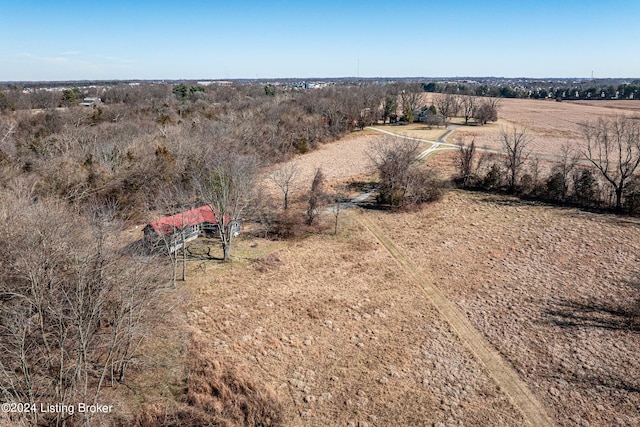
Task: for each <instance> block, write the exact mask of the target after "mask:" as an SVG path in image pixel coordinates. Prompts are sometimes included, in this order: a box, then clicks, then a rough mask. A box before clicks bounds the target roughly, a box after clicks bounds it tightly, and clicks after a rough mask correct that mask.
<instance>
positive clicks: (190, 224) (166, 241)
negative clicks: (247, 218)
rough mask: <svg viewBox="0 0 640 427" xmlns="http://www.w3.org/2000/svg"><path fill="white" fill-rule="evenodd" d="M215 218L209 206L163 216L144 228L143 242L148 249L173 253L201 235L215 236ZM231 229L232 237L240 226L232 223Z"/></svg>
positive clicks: (236, 233) (227, 218)
mask: <svg viewBox="0 0 640 427" xmlns="http://www.w3.org/2000/svg"><path fill="white" fill-rule="evenodd" d="M216 218H217V215H216V214H214V211H213V210H212V209H211V206H209V205H205V206H200V207H199V208H194V209H191V210H188V211H185V212H180V213H177V214H175V215H169V216H165V217H162V218H159V219H157V220H155V221H152V222H150V223H149V224H147V225H146V226H145V227H144V229H143V232H144V241H145V243H146V244H147V246H148V247H149V248H159V249H161V250H165V251H169V252H170V253H173V252H175V251H177V250H178V249H180V248H182V247H183V246H184V245H185V244H186V243H187V242H190V241H191V240H194V239H197V238H198V237H199V236H201V235H208V236H212V235H216V233H217V232H218V221H217V220H216ZM230 220H231V218H230V217H225V220H224V223H228V221H230ZM232 227H233V235H234V236H237V235H238V234H240V224H239V223H238V222H237V221H234V223H233V225H232Z"/></svg>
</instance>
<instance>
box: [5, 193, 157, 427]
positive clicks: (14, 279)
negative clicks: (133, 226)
mask: <svg viewBox="0 0 640 427" xmlns="http://www.w3.org/2000/svg"><path fill="white" fill-rule="evenodd" d="M11 196H13V195H12V194H11V195H7V194H0V198H3V199H5V198H6V197H11ZM11 199H12V203H11V204H4V203H3V204H0V206H1V208H0V217H1V218H2V220H3V222H4V221H7V222H5V223H7V224H11V227H10V229H9V230H7V232H6V233H4V234H3V239H6V240H5V242H4V243H5V244H3V245H0V246H1V247H0V260H1V261H0V298H2V301H3V304H2V305H0V348H2V357H1V358H0V394H2V397H3V400H4V401H6V402H22V403H30V404H36V402H41V401H42V399H43V397H46V399H47V402H48V403H50V404H75V403H77V402H86V403H96V402H98V401H99V400H98V399H100V396H101V395H102V394H101V391H102V390H103V389H104V387H105V386H106V384H107V383H111V384H114V383H116V382H122V381H124V378H125V373H126V371H127V367H128V365H129V363H130V361H131V359H132V357H133V356H134V355H135V354H136V353H137V350H138V347H139V345H140V343H141V341H142V340H143V339H144V337H145V336H146V334H147V333H148V332H149V331H150V327H151V326H150V325H151V324H150V320H151V318H152V317H153V318H155V319H157V316H158V315H159V314H160V313H161V312H160V311H158V310H157V308H158V306H157V302H158V298H157V297H158V294H159V293H160V292H161V290H162V287H161V286H160V283H161V282H159V281H158V280H157V276H155V273H154V268H153V267H152V266H151V265H145V264H144V263H143V261H142V260H139V259H136V258H135V257H133V256H131V255H130V254H127V253H124V252H123V251H122V250H121V247H120V246H121V244H120V242H119V241H118V240H117V236H118V235H119V232H120V231H121V228H120V226H119V224H117V223H116V222H114V221H113V219H112V218H111V214H110V213H109V212H105V211H100V210H96V211H94V212H92V213H89V215H88V216H81V215H78V214H77V213H75V212H73V211H71V210H70V209H68V207H66V206H65V205H64V204H62V203H59V202H55V201H51V200H39V201H37V202H33V201H32V200H24V199H22V198H16V197H12V198H11ZM9 243H10V246H11V247H10V248H9ZM70 415H71V414H65V413H62V412H56V413H54V412H51V413H39V411H33V412H31V413H29V414H27V416H29V417H30V423H31V424H32V425H65V423H69V422H73V424H74V425H79V424H82V425H91V419H92V417H93V415H92V414H91V413H82V414H75V415H74V417H73V420H69V419H67V418H68V417H69V416H70Z"/></svg>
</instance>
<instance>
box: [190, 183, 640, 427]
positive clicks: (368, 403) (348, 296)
mask: <svg viewBox="0 0 640 427" xmlns="http://www.w3.org/2000/svg"><path fill="white" fill-rule="evenodd" d="M362 217H365V218H366V220H367V221H370V222H372V223H374V224H375V225H376V226H377V227H378V228H379V229H380V230H382V232H383V233H384V234H385V235H386V236H387V237H388V238H392V239H393V242H394V244H395V245H396V246H397V248H398V250H399V251H400V252H401V253H402V254H404V256H405V257H407V258H408V259H410V261H411V263H413V265H414V266H415V268H416V269H417V271H418V272H419V274H420V277H421V278H422V280H424V281H426V282H429V283H431V284H432V285H433V286H435V287H437V288H438V289H439V290H440V291H441V292H443V293H444V295H445V296H446V297H447V299H448V300H449V301H451V302H453V303H455V305H456V306H457V307H458V309H459V310H460V312H462V313H464V315H465V316H466V317H467V319H468V320H469V321H470V322H471V324H472V325H473V326H474V327H475V328H476V329H477V330H478V331H480V332H481V333H482V335H483V336H484V337H485V338H486V339H487V340H488V341H489V342H490V343H491V345H492V346H493V347H494V348H495V349H497V351H498V352H499V353H500V354H501V355H502V357H503V359H504V360H505V361H506V362H507V363H508V364H509V365H511V366H512V367H513V368H514V370H515V372H517V373H518V375H519V377H520V378H521V379H522V380H523V381H524V382H525V383H526V384H527V386H528V388H529V390H530V391H531V392H532V393H533V394H534V395H535V396H536V397H537V398H538V399H539V400H540V401H541V402H542V404H543V407H544V408H545V410H546V412H547V413H548V414H549V416H550V417H551V418H552V419H554V420H555V421H556V422H557V424H558V425H563V426H565V425H566V426H573V425H636V424H637V423H639V422H640V419H639V418H638V412H637V408H638V405H640V398H639V396H638V387H639V385H640V376H639V374H638V373H639V372H640V366H638V362H637V358H636V357H635V355H636V354H637V353H638V351H640V338H639V337H638V324H637V318H636V320H634V318H633V316H632V313H633V310H634V309H635V308H637V307H636V306H634V304H636V296H637V289H636V288H634V285H635V284H636V282H634V279H635V277H636V276H635V275H636V274H637V270H636V269H635V268H634V267H635V265H637V261H638V260H637V255H636V254H637V253H638V249H640V248H639V247H638V246H640V244H639V242H640V227H639V224H638V223H637V222H633V221H626V220H620V219H618V218H616V217H613V216H597V215H594V214H587V213H583V212H580V211H577V210H572V209H566V210H562V209H557V208H550V207H545V206H530V205H526V204H523V203H521V202H518V201H516V200H514V199H510V198H506V197H498V196H487V195H482V194H469V193H461V192H451V193H449V194H448V195H447V196H446V197H445V198H444V199H443V200H442V201H440V202H438V203H436V204H433V205H431V206H429V207H427V208H425V209H424V210H423V211H421V212H418V213H404V214H388V213H383V212H374V211H362V212H355V211H351V212H349V213H348V216H346V217H345V222H344V225H345V229H344V230H343V232H342V233H340V234H339V235H338V236H333V235H330V234H325V235H319V236H313V237H310V238H307V239H305V240H302V241H299V242H297V243H294V244H292V245H288V244H286V245H285V244H283V245H281V246H278V247H275V246H272V247H271V250H272V252H271V253H270V254H268V255H264V256H262V257H261V258H260V259H259V260H258V261H254V262H249V261H245V262H238V263H236V264H235V265H233V266H231V267H230V268H226V267H225V268H218V267H217V266H216V265H211V264H206V265H203V266H200V267H198V266H194V268H193V271H192V272H191V274H190V275H191V279H190V280H189V282H188V284H187V286H188V292H189V293H190V294H191V297H190V298H189V302H188V303H187V304H186V306H185V316H186V318H187V319H188V321H189V323H190V325H191V327H192V328H195V329H196V330H198V331H199V332H200V333H202V334H205V335H206V336H208V337H210V340H211V341H212V342H213V343H215V348H216V351H217V352H218V354H219V356H220V357H231V358H232V359H233V360H236V361H237V362H238V363H240V364H243V365H246V366H249V367H250V369H251V372H252V373H255V375H257V376H259V377H260V378H261V379H262V380H263V381H265V382H266V383H267V384H269V385H270V386H271V387H272V388H273V389H274V390H275V391H276V392H277V395H278V396H279V397H280V398H281V399H282V401H283V404H284V405H285V407H286V412H287V417H288V420H287V425H300V426H303V425H304V426H307V425H349V423H352V424H351V425H358V423H362V422H365V423H368V424H367V425H381V426H382V425H407V426H409V425H433V424H435V425H448V424H451V425H458V424H457V423H459V422H461V423H462V424H463V425H478V426H480V425H487V421H488V420H491V421H490V423H491V425H509V426H517V425H522V424H523V418H522V415H521V413H520V412H519V411H518V410H517V409H516V408H515V407H514V406H513V405H512V403H511V401H510V400H509V399H508V397H507V395H506V394H505V393H504V392H503V391H502V389H500V388H499V387H498V386H497V385H496V383H495V381H493V380H492V378H491V375H490V373H489V372H488V371H487V367H486V366H484V365H483V364H482V363H481V362H480V361H479V360H478V359H477V358H476V356H474V354H473V353H471V352H470V351H469V350H468V349H467V348H466V347H465V345H463V344H462V343H461V341H460V339H459V337H458V335H457V334H456V332H455V331H454V330H453V329H452V328H451V326H450V324H448V323H447V321H446V319H445V318H443V317H442V315H441V313H440V312H439V311H438V310H437V309H436V308H435V307H434V304H433V302H432V301H431V300H430V299H429V298H428V296H427V295H426V294H425V293H424V292H423V291H422V289H421V287H420V286H419V284H418V283H416V281H415V280H414V279H413V278H412V276H411V274H409V273H408V272H407V271H406V270H405V269H403V267H402V265H400V264H398V262H396V260H395V259H394V258H393V257H392V256H391V255H390V254H389V252H387V251H386V250H385V249H384V247H383V245H382V244H381V243H380V241H378V239H377V238H376V236H375V235H373V234H372V233H371V232H369V231H368V230H367V228H366V227H364V226H363V225H362V224H363V222H362V221H361V218H362ZM249 243H250V242H244V243H243V244H244V245H249ZM256 243H257V247H260V246H261V245H263V244H267V243H266V242H262V241H255V242H254V243H253V244H254V245H255V244H256ZM634 322H635V323H634ZM438 423H444V424H438ZM587 423H589V424H587Z"/></svg>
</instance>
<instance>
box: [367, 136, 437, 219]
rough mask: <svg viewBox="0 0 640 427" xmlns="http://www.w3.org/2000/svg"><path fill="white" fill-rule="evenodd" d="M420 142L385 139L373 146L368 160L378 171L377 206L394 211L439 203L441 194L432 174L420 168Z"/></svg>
mask: <svg viewBox="0 0 640 427" xmlns="http://www.w3.org/2000/svg"><path fill="white" fill-rule="evenodd" d="M418 148H419V143H418V141H414V140H399V139H390V138H388V139H383V140H380V141H378V142H376V143H374V144H372V145H371V150H370V151H369V153H368V155H369V159H370V160H371V162H372V163H373V165H374V167H375V168H376V169H377V171H378V176H379V180H380V181H379V186H378V202H379V203H380V204H383V205H390V206H393V207H401V206H406V205H408V204H420V203H423V202H428V201H430V200H435V199H437V198H438V197H439V196H440V195H441V193H442V191H441V188H440V186H439V183H438V181H437V180H436V179H435V176H434V175H433V173H432V172H431V171H430V170H428V169H425V168H423V167H421V165H420V160H419V159H418V157H417V156H418Z"/></svg>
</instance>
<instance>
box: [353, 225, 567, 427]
mask: <svg viewBox="0 0 640 427" xmlns="http://www.w3.org/2000/svg"><path fill="white" fill-rule="evenodd" d="M358 219H359V221H360V223H361V224H362V225H363V226H364V227H365V228H366V229H368V230H369V231H370V232H371V233H372V234H373V235H374V236H375V238H376V239H377V240H378V241H379V242H380V243H381V244H382V245H383V246H384V247H385V249H386V250H387V252H389V254H391V256H392V257H393V258H394V259H395V260H396V261H397V262H398V264H400V266H401V267H402V269H403V270H404V271H405V272H406V273H407V275H408V276H410V277H411V279H413V281H414V282H415V283H416V284H418V285H420V287H421V288H422V290H423V291H424V293H425V294H427V296H428V297H429V299H430V300H431V301H432V303H433V304H434V306H435V307H436V309H437V310H438V311H439V312H440V314H441V315H442V316H443V317H444V319H445V320H446V321H447V323H449V325H450V326H451V328H452V329H453V331H454V332H455V334H456V335H457V336H458V337H459V338H460V340H461V341H462V343H463V344H464V346H465V347H466V348H467V349H468V350H469V351H471V353H473V354H474V355H475V356H476V358H477V359H479V360H480V362H481V363H482V364H483V365H484V367H485V368H486V370H487V372H488V374H489V376H490V377H491V378H492V379H493V380H494V381H495V382H496V384H498V385H499V386H500V389H501V390H502V391H504V392H505V393H506V394H507V396H508V397H509V399H510V401H511V403H512V404H513V405H514V406H515V407H516V408H517V409H518V410H519V411H520V412H521V413H522V415H523V416H524V419H525V420H526V421H527V422H528V423H529V425H531V426H536V427H537V426H554V425H555V422H554V421H553V420H552V419H551V417H549V415H548V414H547V412H546V410H545V408H544V406H542V404H541V403H540V401H538V399H537V398H536V397H535V396H534V394H533V393H532V392H531V390H529V388H528V387H527V385H526V384H525V382H524V381H523V380H522V379H521V378H520V376H519V375H518V373H517V372H516V371H515V370H514V369H513V367H511V366H510V365H509V364H508V363H507V362H506V361H505V360H504V359H503V358H502V356H500V353H498V351H497V350H496V349H495V348H493V346H492V345H491V344H490V343H489V342H488V341H487V340H486V339H485V338H484V336H483V335H482V333H481V332H480V331H478V330H477V329H475V328H474V327H473V325H471V323H470V322H469V320H468V319H467V318H466V316H465V315H464V314H463V313H462V312H461V311H460V310H459V309H458V308H457V307H456V305H455V304H454V303H452V302H451V301H449V300H448V299H447V298H446V297H445V296H444V294H443V293H442V292H441V291H440V290H439V289H438V288H436V287H435V286H433V285H432V284H431V283H430V282H429V281H428V280H425V279H424V278H423V277H422V276H421V275H420V272H419V271H418V269H417V268H416V266H415V265H414V264H413V263H412V262H411V261H410V259H409V258H407V257H406V256H405V255H404V254H403V253H402V252H401V251H400V250H399V249H398V248H397V247H396V246H395V245H394V244H393V242H392V241H391V240H390V239H389V238H388V237H387V236H386V235H385V234H384V232H383V231H382V230H381V229H380V228H379V227H378V226H377V225H376V224H374V223H373V222H372V221H371V220H370V219H369V218H367V215H366V214H363V215H359V218H358Z"/></svg>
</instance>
